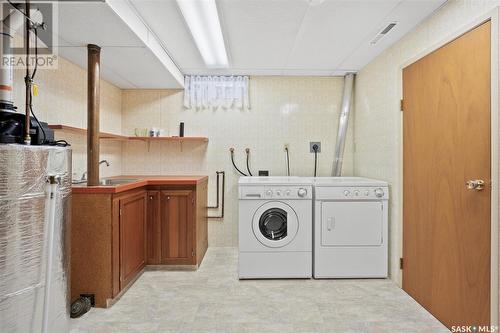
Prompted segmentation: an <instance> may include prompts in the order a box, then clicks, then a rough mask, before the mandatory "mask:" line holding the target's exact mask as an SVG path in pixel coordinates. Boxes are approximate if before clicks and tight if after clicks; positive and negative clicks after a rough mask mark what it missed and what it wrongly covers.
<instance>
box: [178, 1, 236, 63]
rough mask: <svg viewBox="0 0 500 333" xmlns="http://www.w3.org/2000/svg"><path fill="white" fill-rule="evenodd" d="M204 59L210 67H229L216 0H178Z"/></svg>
mask: <svg viewBox="0 0 500 333" xmlns="http://www.w3.org/2000/svg"><path fill="white" fill-rule="evenodd" d="M177 5H178V6H179V8H180V10H181V12H182V16H184V19H185V20H186V23H187V25H188V27H189V30H190V31H191V35H193V38H194V41H195V43H196V46H197V47H198V50H200V53H201V56H202V57H203V61H205V64H206V65H207V66H208V67H210V68H226V67H228V61H227V54H226V47H225V45H224V38H223V37H222V29H221V27H220V21H219V14H218V13H217V5H216V4H215V0H177Z"/></svg>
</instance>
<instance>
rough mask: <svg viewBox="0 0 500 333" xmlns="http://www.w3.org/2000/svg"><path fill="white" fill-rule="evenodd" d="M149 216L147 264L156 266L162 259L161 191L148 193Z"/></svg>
mask: <svg viewBox="0 0 500 333" xmlns="http://www.w3.org/2000/svg"><path fill="white" fill-rule="evenodd" d="M147 214H148V215H147V224H146V225H147V227H146V234H147V237H146V263H147V264H148V265H154V264H159V263H160V257H161V224H160V222H161V215H160V191H148V213H147Z"/></svg>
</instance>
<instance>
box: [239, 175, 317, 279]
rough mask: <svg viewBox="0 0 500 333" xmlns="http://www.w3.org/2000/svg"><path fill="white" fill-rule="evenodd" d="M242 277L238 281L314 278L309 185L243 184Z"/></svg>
mask: <svg viewBox="0 0 500 333" xmlns="http://www.w3.org/2000/svg"><path fill="white" fill-rule="evenodd" d="M238 272H239V278H240V279H254V278H310V277H311V275H312V185H311V179H307V178H299V177H241V178H240V180H239V267H238Z"/></svg>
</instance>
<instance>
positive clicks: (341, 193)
mask: <svg viewBox="0 0 500 333" xmlns="http://www.w3.org/2000/svg"><path fill="white" fill-rule="evenodd" d="M313 182H314V240H313V242H314V251H313V252H314V253H313V258H314V259H313V276H314V277H315V278H386V277H387V275H388V242H389V239H388V199H389V188H388V184H387V183H386V182H383V181H379V180H374V179H368V178H360V177H318V178H314V180H313Z"/></svg>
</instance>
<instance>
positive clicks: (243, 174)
mask: <svg viewBox="0 0 500 333" xmlns="http://www.w3.org/2000/svg"><path fill="white" fill-rule="evenodd" d="M229 151H230V152H231V162H232V163H233V167H234V168H235V169H236V171H238V172H239V173H240V175H242V176H247V174H245V173H244V172H243V171H241V170H240V169H238V167H237V166H236V163H234V148H229Z"/></svg>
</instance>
